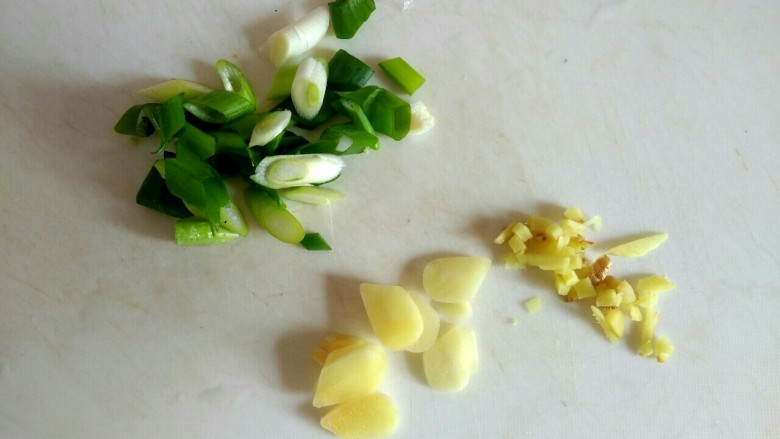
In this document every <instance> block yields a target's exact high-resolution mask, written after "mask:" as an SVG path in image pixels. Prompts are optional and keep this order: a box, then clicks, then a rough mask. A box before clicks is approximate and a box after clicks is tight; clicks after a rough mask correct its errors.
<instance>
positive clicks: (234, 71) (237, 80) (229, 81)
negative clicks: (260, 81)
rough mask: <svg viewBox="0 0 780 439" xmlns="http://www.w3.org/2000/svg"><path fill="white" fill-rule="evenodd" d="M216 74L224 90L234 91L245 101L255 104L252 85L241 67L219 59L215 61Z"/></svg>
mask: <svg viewBox="0 0 780 439" xmlns="http://www.w3.org/2000/svg"><path fill="white" fill-rule="evenodd" d="M217 74H219V77H220V78H221V79H222V85H223V86H224V87H225V91H229V92H231V93H235V94H237V95H239V96H241V97H242V98H244V99H246V100H247V101H249V102H251V103H252V105H255V103H256V102H257V99H255V93H254V92H253V91H252V87H250V86H249V83H248V82H247V80H246V77H244V74H243V73H242V72H241V69H239V68H238V66H236V65H235V64H233V63H231V62H230V61H228V60H225V59H221V60H219V61H217Z"/></svg>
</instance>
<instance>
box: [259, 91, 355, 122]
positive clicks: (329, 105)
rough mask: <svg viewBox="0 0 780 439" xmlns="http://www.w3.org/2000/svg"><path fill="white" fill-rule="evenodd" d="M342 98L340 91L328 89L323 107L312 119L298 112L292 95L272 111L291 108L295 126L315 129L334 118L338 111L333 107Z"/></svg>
mask: <svg viewBox="0 0 780 439" xmlns="http://www.w3.org/2000/svg"><path fill="white" fill-rule="evenodd" d="M340 98H341V96H339V94H338V93H336V92H333V91H330V90H327V89H326V90H325V96H324V97H323V100H322V107H321V108H320V111H319V113H317V115H316V116H314V118H313V119H311V120H306V119H304V118H302V117H301V116H300V115H299V114H298V112H297V111H296V110H295V105H293V101H292V98H290V97H288V98H287V99H285V100H283V101H282V102H279V103H278V104H276V106H274V107H273V108H272V109H271V111H279V110H290V111H292V112H293V114H292V120H293V121H294V122H295V126H297V127H301V128H305V129H307V130H313V129H315V128H317V127H319V126H320V125H322V124H324V123H325V122H328V121H329V120H330V119H331V118H333V115H334V114H335V113H336V111H335V110H334V108H333V103H334V102H336V101H338V100H339V99H340Z"/></svg>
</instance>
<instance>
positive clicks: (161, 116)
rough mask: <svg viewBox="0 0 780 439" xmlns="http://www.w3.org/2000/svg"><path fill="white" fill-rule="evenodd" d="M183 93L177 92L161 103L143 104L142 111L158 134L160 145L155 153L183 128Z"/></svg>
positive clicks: (163, 147)
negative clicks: (153, 104)
mask: <svg viewBox="0 0 780 439" xmlns="http://www.w3.org/2000/svg"><path fill="white" fill-rule="evenodd" d="M183 104H184V95H183V94H178V95H176V96H174V97H172V98H170V99H168V100H167V101H165V102H164V103H163V104H162V105H156V106H151V105H147V106H145V107H144V108H143V109H142V111H143V112H144V114H145V115H146V117H148V118H149V120H150V121H151V122H152V125H153V126H154V129H155V130H156V131H157V134H158V135H159V136H160V147H159V148H157V150H156V151H154V152H155V153H158V152H160V151H162V150H163V149H165V147H166V146H168V142H170V141H171V140H172V139H173V138H174V137H175V136H176V134H178V133H179V131H181V129H182V128H184V123H185V121H184V107H183Z"/></svg>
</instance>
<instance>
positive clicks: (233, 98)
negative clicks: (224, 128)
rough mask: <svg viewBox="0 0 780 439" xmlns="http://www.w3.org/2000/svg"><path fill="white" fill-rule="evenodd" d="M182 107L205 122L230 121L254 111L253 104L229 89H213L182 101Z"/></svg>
mask: <svg viewBox="0 0 780 439" xmlns="http://www.w3.org/2000/svg"><path fill="white" fill-rule="evenodd" d="M184 109H185V110H187V111H188V112H190V114H192V115H193V116H195V117H197V118H198V119H200V120H202V121H204V122H207V123H226V122H232V121H234V120H236V119H238V118H240V117H241V116H245V115H247V114H249V113H252V112H254V111H255V104H253V103H252V102H251V101H249V100H247V99H245V98H243V97H241V96H239V95H237V94H235V93H231V92H229V91H213V92H211V93H209V94H205V95H203V96H199V97H197V98H195V99H193V100H191V101H188V102H185V103H184Z"/></svg>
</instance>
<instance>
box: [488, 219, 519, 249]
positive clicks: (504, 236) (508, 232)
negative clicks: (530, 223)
mask: <svg viewBox="0 0 780 439" xmlns="http://www.w3.org/2000/svg"><path fill="white" fill-rule="evenodd" d="M515 224H517V222H516V221H515V222H511V223H509V225H508V226H506V227H504V230H502V231H501V233H499V234H498V236H496V239H494V240H493V242H495V243H496V244H503V243H505V242H506V241H507V240H508V239H509V238H511V237H512V234H513V233H512V228H513V227H514V226H515Z"/></svg>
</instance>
